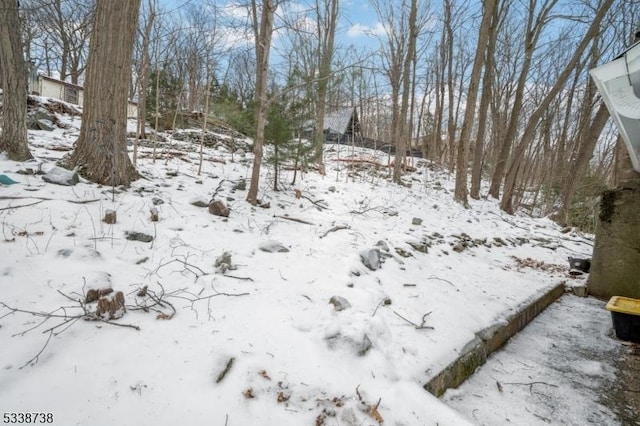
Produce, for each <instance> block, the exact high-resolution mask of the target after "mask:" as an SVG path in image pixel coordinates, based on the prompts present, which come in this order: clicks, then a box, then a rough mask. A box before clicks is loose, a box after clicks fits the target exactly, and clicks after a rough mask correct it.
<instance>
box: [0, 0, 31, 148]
mask: <svg viewBox="0 0 640 426" xmlns="http://www.w3.org/2000/svg"><path fill="white" fill-rule="evenodd" d="M0 65H1V68H2V70H3V72H2V88H3V92H2V118H3V125H2V134H0V151H6V152H7V156H8V157H9V159H11V160H15V161H25V160H28V159H30V158H31V152H30V151H29V145H28V142H27V70H26V67H25V63H24V56H23V50H22V41H21V37H20V15H19V13H18V0H0Z"/></svg>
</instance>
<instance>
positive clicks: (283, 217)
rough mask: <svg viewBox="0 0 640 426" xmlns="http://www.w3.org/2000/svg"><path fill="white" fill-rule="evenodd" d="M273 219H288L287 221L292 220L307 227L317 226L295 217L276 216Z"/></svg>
mask: <svg viewBox="0 0 640 426" xmlns="http://www.w3.org/2000/svg"><path fill="white" fill-rule="evenodd" d="M273 217H277V218H278V219H286V220H290V221H292V222H298V223H303V224H305V225H312V226H313V225H315V224H314V223H311V222H308V221H306V220H304V219H297V218H295V217H289V216H280V215H274V216H273Z"/></svg>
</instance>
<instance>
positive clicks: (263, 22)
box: [247, 0, 278, 205]
mask: <svg viewBox="0 0 640 426" xmlns="http://www.w3.org/2000/svg"><path fill="white" fill-rule="evenodd" d="M277 7H278V3H277V0H262V8H261V9H262V10H261V11H260V13H258V4H257V1H256V0H252V2H251V18H252V22H253V31H254V36H255V49H256V93H255V99H256V102H257V104H258V106H257V114H256V137H255V139H254V141H253V154H254V158H253V169H252V171H251V184H250V185H249V191H248V194H247V201H248V202H249V203H250V204H253V205H256V204H257V203H258V187H259V185H260V166H261V164H262V147H263V145H264V128H265V124H266V115H267V101H268V99H267V77H268V73H269V52H270V50H271V36H272V35H273V16H274V13H275V11H276V9H277Z"/></svg>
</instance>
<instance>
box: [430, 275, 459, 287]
mask: <svg viewBox="0 0 640 426" xmlns="http://www.w3.org/2000/svg"><path fill="white" fill-rule="evenodd" d="M426 279H428V280H438V281H443V282H445V283H447V284H449V285H450V286H451V287H455V285H454V284H453V283H452V282H451V281H449V280H445V279H444V278H440V277H436V276H435V275H431V276H430V277H427V278H426Z"/></svg>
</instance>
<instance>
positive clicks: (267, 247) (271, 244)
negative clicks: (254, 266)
mask: <svg viewBox="0 0 640 426" xmlns="http://www.w3.org/2000/svg"><path fill="white" fill-rule="evenodd" d="M259 249H260V250H262V251H265V252H267V253H286V252H288V251H289V249H288V248H286V247H285V246H283V245H282V243H279V242H277V241H274V240H267V241H263V242H261V243H260V246H259Z"/></svg>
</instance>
